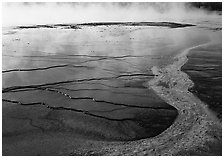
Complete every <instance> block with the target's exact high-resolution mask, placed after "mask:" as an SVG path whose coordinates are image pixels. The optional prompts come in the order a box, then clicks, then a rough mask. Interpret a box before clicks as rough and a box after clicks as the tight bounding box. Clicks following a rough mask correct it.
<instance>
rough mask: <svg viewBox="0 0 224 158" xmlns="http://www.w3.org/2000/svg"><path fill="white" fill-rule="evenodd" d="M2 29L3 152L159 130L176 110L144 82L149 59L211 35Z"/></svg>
mask: <svg viewBox="0 0 224 158" xmlns="http://www.w3.org/2000/svg"><path fill="white" fill-rule="evenodd" d="M3 34H4V35H3V65H2V69H3V71H2V73H3V76H2V78H3V83H2V84H3V90H2V93H3V155H60V154H62V153H63V152H66V151H67V150H71V149H73V150H75V149H76V148H78V147H80V146H82V144H83V143H85V142H86V141H88V140H93V141H127V140H137V139H142V138H148V137H153V136H156V135H158V134H160V133H161V132H163V131H164V130H165V129H167V128H168V127H169V126H170V125H171V124H172V123H173V121H174V120H175V118H176V117H177V115H178V114H177V110H176V109H175V108H174V107H172V106H170V105H169V104H167V103H165V102H164V101H163V100H162V99H160V98H159V97H158V96H157V95H156V94H155V92H154V91H153V90H151V89H148V88H147V86H146V85H147V84H146V83H147V82H148V81H149V80H151V79H153V78H154V75H153V74H152V72H151V68H152V66H155V65H156V66H160V67H163V66H166V65H167V64H169V63H172V62H173V57H174V56H175V55H176V54H178V53H180V52H181V51H182V50H184V49H186V48H188V47H190V46H194V45H197V44H201V43H203V42H206V41H208V40H209V38H208V37H210V36H208V35H207V34H201V32H198V30H197V28H192V29H191V28H167V27H145V26H119V25H113V26H107V25H106V26H104V25H103V26H97V27H95V26H88V25H87V26H82V27H81V28H78V29H61V28H29V29H9V30H6V31H5V32H4V33H3ZM31 140H32V141H31ZM31 149H32V150H31Z"/></svg>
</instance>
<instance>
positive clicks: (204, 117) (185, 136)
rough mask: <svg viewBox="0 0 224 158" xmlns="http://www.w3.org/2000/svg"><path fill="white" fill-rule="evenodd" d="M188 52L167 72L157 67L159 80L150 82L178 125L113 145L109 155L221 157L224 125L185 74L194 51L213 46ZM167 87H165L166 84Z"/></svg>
mask: <svg viewBox="0 0 224 158" xmlns="http://www.w3.org/2000/svg"><path fill="white" fill-rule="evenodd" d="M209 43H210V42H208V43H205V44H200V45H197V46H194V47H190V48H188V49H185V50H184V51H183V52H182V53H181V54H179V55H177V56H176V58H175V62H174V63H173V64H171V65H168V66H166V67H165V68H162V69H159V68H157V67H153V68H152V71H153V74H154V75H155V78H154V79H152V80H151V81H149V83H148V86H149V88H151V89H153V90H154V91H155V92H156V94H157V95H158V96H160V97H161V98H162V99H163V100H164V101H165V102H167V103H168V104H170V105H172V106H174V107H175V108H176V109H177V110H178V114H179V115H178V116H177V118H176V120H175V121H174V123H173V124H172V125H171V126H170V127H169V128H168V129H167V130H165V131H164V132H163V133H161V134H160V135H158V136H156V137H154V138H148V139H143V140H139V141H134V142H123V143H113V144H110V145H108V146H105V147H104V148H103V151H107V152H103V151H101V152H103V154H105V155H221V154H222V125H221V123H220V122H219V120H218V118H216V117H215V116H213V114H212V113H211V112H210V111H209V110H208V109H207V105H206V104H205V103H203V102H202V101H200V100H199V99H198V98H197V97H196V96H194V95H193V94H192V93H191V92H189V91H188V89H189V88H190V87H192V86H193V82H192V81H191V80H190V79H189V77H188V75H187V74H186V73H184V72H182V71H181V70H180V69H181V67H182V66H183V65H184V64H185V63H186V62H187V60H188V59H187V54H188V52H189V51H190V50H192V49H195V48H198V47H201V46H204V45H207V44H209ZM161 83H163V84H166V85H167V86H165V87H163V86H161V85H162V84H161Z"/></svg>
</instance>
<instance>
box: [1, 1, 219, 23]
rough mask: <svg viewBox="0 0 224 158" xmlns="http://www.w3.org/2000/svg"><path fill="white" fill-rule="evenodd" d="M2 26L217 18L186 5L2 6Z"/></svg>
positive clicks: (74, 4)
mask: <svg viewBox="0 0 224 158" xmlns="http://www.w3.org/2000/svg"><path fill="white" fill-rule="evenodd" d="M2 8H3V26H13V25H29V24H54V23H84V22H109V21H110V22H127V21H135V22H140V21H172V22H183V21H188V20H189V19H191V21H192V20H193V21H194V20H195V21H196V20H197V19H204V18H206V17H207V18H208V17H211V16H216V13H215V12H212V13H211V12H208V11H205V10H203V9H196V8H193V7H190V5H187V3H143V2H142V3H125V2H122V3H115V2H114V3H3V7H2Z"/></svg>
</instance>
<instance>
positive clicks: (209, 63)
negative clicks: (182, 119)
mask: <svg viewBox="0 0 224 158" xmlns="http://www.w3.org/2000/svg"><path fill="white" fill-rule="evenodd" d="M188 59H189V60H188V62H187V64H185V65H184V66H183V67H182V70H183V71H184V72H186V73H187V74H188V75H189V76H190V78H191V80H193V82H194V84H195V85H194V87H193V88H192V89H191V91H192V92H193V93H194V94H196V95H197V96H198V97H199V98H200V99H201V100H202V101H204V102H205V103H207V104H208V105H209V108H210V109H211V110H212V111H214V112H215V113H216V115H217V117H218V118H219V119H222V44H221V43H220V44H210V45H208V46H206V47H202V48H197V49H194V50H192V51H191V52H190V53H189V55H188Z"/></svg>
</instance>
